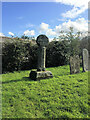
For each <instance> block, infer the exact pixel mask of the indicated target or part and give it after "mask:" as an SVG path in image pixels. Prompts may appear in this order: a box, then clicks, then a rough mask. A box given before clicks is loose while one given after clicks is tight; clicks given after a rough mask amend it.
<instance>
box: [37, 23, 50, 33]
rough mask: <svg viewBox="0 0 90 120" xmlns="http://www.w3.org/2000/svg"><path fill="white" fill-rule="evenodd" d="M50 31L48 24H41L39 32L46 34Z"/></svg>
mask: <svg viewBox="0 0 90 120" xmlns="http://www.w3.org/2000/svg"><path fill="white" fill-rule="evenodd" d="M48 29H49V25H48V24H46V23H41V24H40V28H39V32H40V33H41V32H46V31H47V30H48Z"/></svg>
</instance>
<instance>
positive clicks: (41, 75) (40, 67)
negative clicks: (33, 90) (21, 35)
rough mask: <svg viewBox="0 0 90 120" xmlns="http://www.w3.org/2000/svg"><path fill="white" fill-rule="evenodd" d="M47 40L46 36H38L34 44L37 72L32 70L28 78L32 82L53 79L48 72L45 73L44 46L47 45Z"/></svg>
mask: <svg viewBox="0 0 90 120" xmlns="http://www.w3.org/2000/svg"><path fill="white" fill-rule="evenodd" d="M48 42H49V39H48V37H47V36H46V35H39V36H38V37H37V40H36V43H37V45H38V64H37V70H34V71H33V70H32V71H31V73H30V78H31V79H33V80H40V79H46V78H51V77H53V75H52V73H51V72H50V71H45V60H46V46H47V45H48Z"/></svg>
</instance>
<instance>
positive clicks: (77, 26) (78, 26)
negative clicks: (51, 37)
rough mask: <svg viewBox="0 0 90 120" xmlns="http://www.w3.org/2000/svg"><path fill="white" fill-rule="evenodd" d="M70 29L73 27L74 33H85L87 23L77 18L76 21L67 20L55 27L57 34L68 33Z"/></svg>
mask: <svg viewBox="0 0 90 120" xmlns="http://www.w3.org/2000/svg"><path fill="white" fill-rule="evenodd" d="M70 27H73V30H74V32H78V31H80V32H86V31H88V21H87V20H85V19H84V18H79V19H77V20H76V21H71V20H69V21H67V22H64V23H62V24H60V25H58V26H56V28H55V30H56V32H57V33H59V32H60V31H65V32H68V31H69V28H70Z"/></svg>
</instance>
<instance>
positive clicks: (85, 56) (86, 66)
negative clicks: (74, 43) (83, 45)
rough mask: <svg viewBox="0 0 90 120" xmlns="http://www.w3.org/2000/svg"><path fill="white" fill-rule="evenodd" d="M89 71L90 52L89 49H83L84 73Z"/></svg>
mask: <svg viewBox="0 0 90 120" xmlns="http://www.w3.org/2000/svg"><path fill="white" fill-rule="evenodd" d="M88 70H89V52H88V50H87V49H83V72H86V71H88Z"/></svg>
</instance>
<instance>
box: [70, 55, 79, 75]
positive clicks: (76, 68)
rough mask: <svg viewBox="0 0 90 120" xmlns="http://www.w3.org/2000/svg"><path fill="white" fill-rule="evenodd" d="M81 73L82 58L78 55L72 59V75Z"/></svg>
mask: <svg viewBox="0 0 90 120" xmlns="http://www.w3.org/2000/svg"><path fill="white" fill-rule="evenodd" d="M79 72H80V58H79V56H78V55H76V56H73V57H72V56H71V57H70V74H76V73H79Z"/></svg>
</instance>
